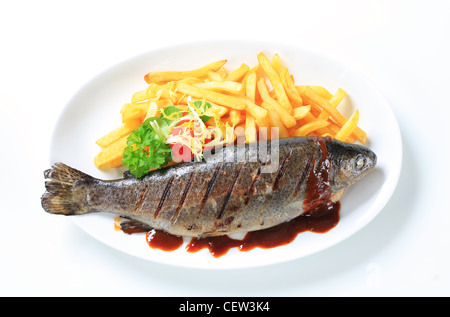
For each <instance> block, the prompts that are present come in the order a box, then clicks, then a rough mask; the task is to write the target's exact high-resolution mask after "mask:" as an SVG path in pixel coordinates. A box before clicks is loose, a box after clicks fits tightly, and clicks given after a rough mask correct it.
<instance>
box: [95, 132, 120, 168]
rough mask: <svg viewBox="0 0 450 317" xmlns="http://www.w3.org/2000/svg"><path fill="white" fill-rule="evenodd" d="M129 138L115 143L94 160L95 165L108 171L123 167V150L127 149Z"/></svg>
mask: <svg viewBox="0 0 450 317" xmlns="http://www.w3.org/2000/svg"><path fill="white" fill-rule="evenodd" d="M127 139H128V136H123V137H121V138H120V139H118V140H116V141H114V142H113V143H111V144H110V145H108V146H107V147H105V148H104V149H103V150H101V151H100V153H98V154H97V156H96V157H95V158H94V164H95V166H96V167H97V168H99V169H108V168H114V167H119V166H121V165H122V158H123V150H124V149H125V148H126V147H127Z"/></svg>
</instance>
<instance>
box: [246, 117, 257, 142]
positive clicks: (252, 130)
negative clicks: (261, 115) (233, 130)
mask: <svg viewBox="0 0 450 317" xmlns="http://www.w3.org/2000/svg"><path fill="white" fill-rule="evenodd" d="M256 141H257V137H256V121H255V118H253V117H252V115H251V114H249V113H247V114H246V115H245V142H247V143H250V142H256Z"/></svg>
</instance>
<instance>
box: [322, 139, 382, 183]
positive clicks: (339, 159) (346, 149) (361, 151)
mask: <svg viewBox="0 0 450 317" xmlns="http://www.w3.org/2000/svg"><path fill="white" fill-rule="evenodd" d="M327 149H328V155H329V157H330V161H331V173H332V186H331V190H332V191H333V192H336V191H339V190H340V189H343V188H345V187H347V186H350V185H352V184H354V183H356V182H357V181H359V180H360V179H362V178H363V177H364V176H366V175H367V174H369V172H370V171H372V170H373V168H374V167H375V165H376V163H377V156H376V154H375V153H374V152H373V151H371V150H370V149H368V148H367V147H365V146H362V145H359V144H350V143H344V142H339V141H332V142H331V143H329V144H328V146H327Z"/></svg>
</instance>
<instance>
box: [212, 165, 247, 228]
mask: <svg viewBox="0 0 450 317" xmlns="http://www.w3.org/2000/svg"><path fill="white" fill-rule="evenodd" d="M244 164H245V163H242V164H241V165H240V166H239V168H238V170H237V171H236V174H235V176H234V179H233V181H232V182H231V186H230V188H229V189H228V192H227V194H226V196H225V199H224V201H223V204H222V208H220V210H219V212H218V213H217V216H216V219H220V218H222V216H223V213H224V211H225V208H226V207H227V205H228V202H229V201H230V198H231V195H232V194H233V191H234V188H235V186H236V184H237V181H238V179H239V176H240V175H241V171H242V167H243V166H244Z"/></svg>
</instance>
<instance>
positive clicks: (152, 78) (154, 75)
mask: <svg viewBox="0 0 450 317" xmlns="http://www.w3.org/2000/svg"><path fill="white" fill-rule="evenodd" d="M226 62H227V60H226V59H224V60H220V61H216V62H213V63H210V64H207V65H205V66H203V67H200V68H197V69H193V70H187V71H162V72H150V73H148V74H146V75H145V76H144V79H145V81H146V82H147V84H150V83H166V82H169V81H172V80H181V79H185V78H189V77H195V78H204V77H207V75H208V71H210V70H214V71H217V70H219V69H220V68H221V67H222V66H223V65H225V63H226Z"/></svg>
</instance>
